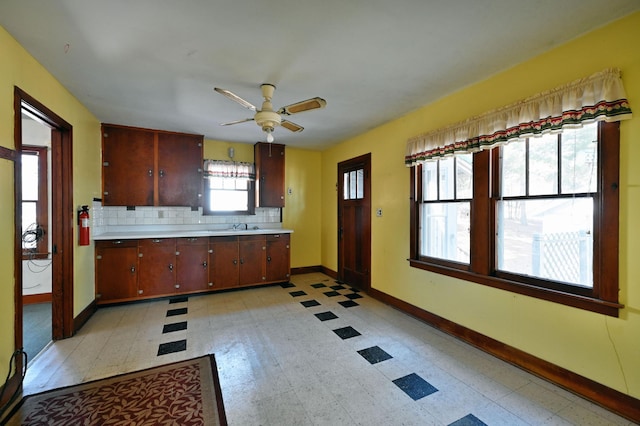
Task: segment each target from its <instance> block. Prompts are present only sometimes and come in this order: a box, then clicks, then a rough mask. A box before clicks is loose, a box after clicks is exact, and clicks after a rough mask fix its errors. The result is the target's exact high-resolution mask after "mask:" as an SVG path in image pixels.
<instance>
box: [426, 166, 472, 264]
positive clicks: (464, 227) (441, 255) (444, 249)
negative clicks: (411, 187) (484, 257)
mask: <svg viewBox="0 0 640 426" xmlns="http://www.w3.org/2000/svg"><path fill="white" fill-rule="evenodd" d="M472 172H473V156H472V154H464V155H459V156H456V157H449V158H446V159H442V160H438V161H431V162H427V163H425V164H424V166H423V167H422V176H421V179H422V189H423V190H422V196H421V197H420V207H419V209H420V211H419V218H420V236H419V242H420V243H419V255H420V257H429V258H433V261H436V262H437V261H439V260H445V261H452V262H460V263H463V264H465V265H468V264H469V259H470V240H469V231H470V222H469V219H470V214H471V197H472V194H473V191H472V189H473V186H472V183H473V176H472Z"/></svg>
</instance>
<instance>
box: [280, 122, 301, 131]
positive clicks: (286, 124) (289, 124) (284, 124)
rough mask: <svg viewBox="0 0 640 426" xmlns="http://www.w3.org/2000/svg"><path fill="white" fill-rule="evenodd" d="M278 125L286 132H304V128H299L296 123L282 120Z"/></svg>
mask: <svg viewBox="0 0 640 426" xmlns="http://www.w3.org/2000/svg"><path fill="white" fill-rule="evenodd" d="M280 125H281V126H282V127H284V128H285V129H287V130H291V131H292V132H296V133H297V132H301V131H303V130H304V127H302V126H300V125H298V124H296V123H292V122H291V121H289V120H282V121H281V122H280Z"/></svg>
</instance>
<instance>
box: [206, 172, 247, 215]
mask: <svg viewBox="0 0 640 426" xmlns="http://www.w3.org/2000/svg"><path fill="white" fill-rule="evenodd" d="M204 180H205V182H204V197H203V198H204V200H203V201H204V202H203V205H202V214H203V215H205V216H229V215H233V216H252V215H255V214H256V191H255V187H256V185H255V181H254V180H251V179H249V180H248V182H247V197H248V200H247V201H248V206H247V210H211V209H210V208H209V206H210V205H211V188H209V184H208V182H207V180H208V179H207V178H206V177H205V178H204Z"/></svg>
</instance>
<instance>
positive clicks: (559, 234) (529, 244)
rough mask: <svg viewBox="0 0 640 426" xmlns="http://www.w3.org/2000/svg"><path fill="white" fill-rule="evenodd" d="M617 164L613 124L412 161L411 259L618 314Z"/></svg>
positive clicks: (432, 267)
mask: <svg viewBox="0 0 640 426" xmlns="http://www.w3.org/2000/svg"><path fill="white" fill-rule="evenodd" d="M470 156H473V160H470V159H469V157H470ZM618 166H619V124H618V123H617V122H616V123H605V122H599V123H591V124H587V125H584V126H583V127H582V128H579V129H565V130H563V131H562V132H561V133H557V134H547V135H544V136H542V137H535V138H528V139H525V140H522V141H515V142H511V143H509V144H507V145H504V146H498V147H494V148H492V149H490V150H484V151H479V152H476V153H474V154H462V155H456V156H454V157H448V158H441V159H439V160H436V161H428V162H424V163H420V164H418V165H415V166H413V167H412V173H411V179H412V188H413V192H414V197H415V200H416V202H415V203H413V207H412V215H411V217H412V223H411V227H412V231H411V232H412V235H415V236H416V237H415V238H413V239H412V247H411V261H410V263H411V265H412V266H415V267H419V268H422V269H427V270H431V271H435V272H438V273H442V274H446V275H451V276H455V277H458V278H462V279H466V280H469V281H474V282H478V283H482V284H486V285H490V286H494V287H498V288H502V289H506V290H510V291H514V292H517V293H521V294H526V295H530V296H534V297H539V298H543V299H546V300H552V301H555V302H559V303H564V304H567V305H571V306H576V307H581V308H583V309H588V310H592V311H596V312H600V313H605V314H608V315H614V316H615V315H617V310H618V308H620V307H621V306H620V305H619V304H618V303H617V292H618V280H617V276H618V263H617V262H618V256H617V253H618V191H617V182H618ZM471 176H472V178H471ZM470 181H472V182H470ZM452 223H453V224H452ZM465 228H466V229H469V235H468V238H467V237H466V236H465V230H466V229H465ZM466 247H468V251H469V256H468V257H464V255H463V253H464V251H465V248H466Z"/></svg>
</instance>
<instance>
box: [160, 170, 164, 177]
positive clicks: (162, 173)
mask: <svg viewBox="0 0 640 426" xmlns="http://www.w3.org/2000/svg"><path fill="white" fill-rule="evenodd" d="M160 177H161V178H163V177H164V170H162V169H160Z"/></svg>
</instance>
